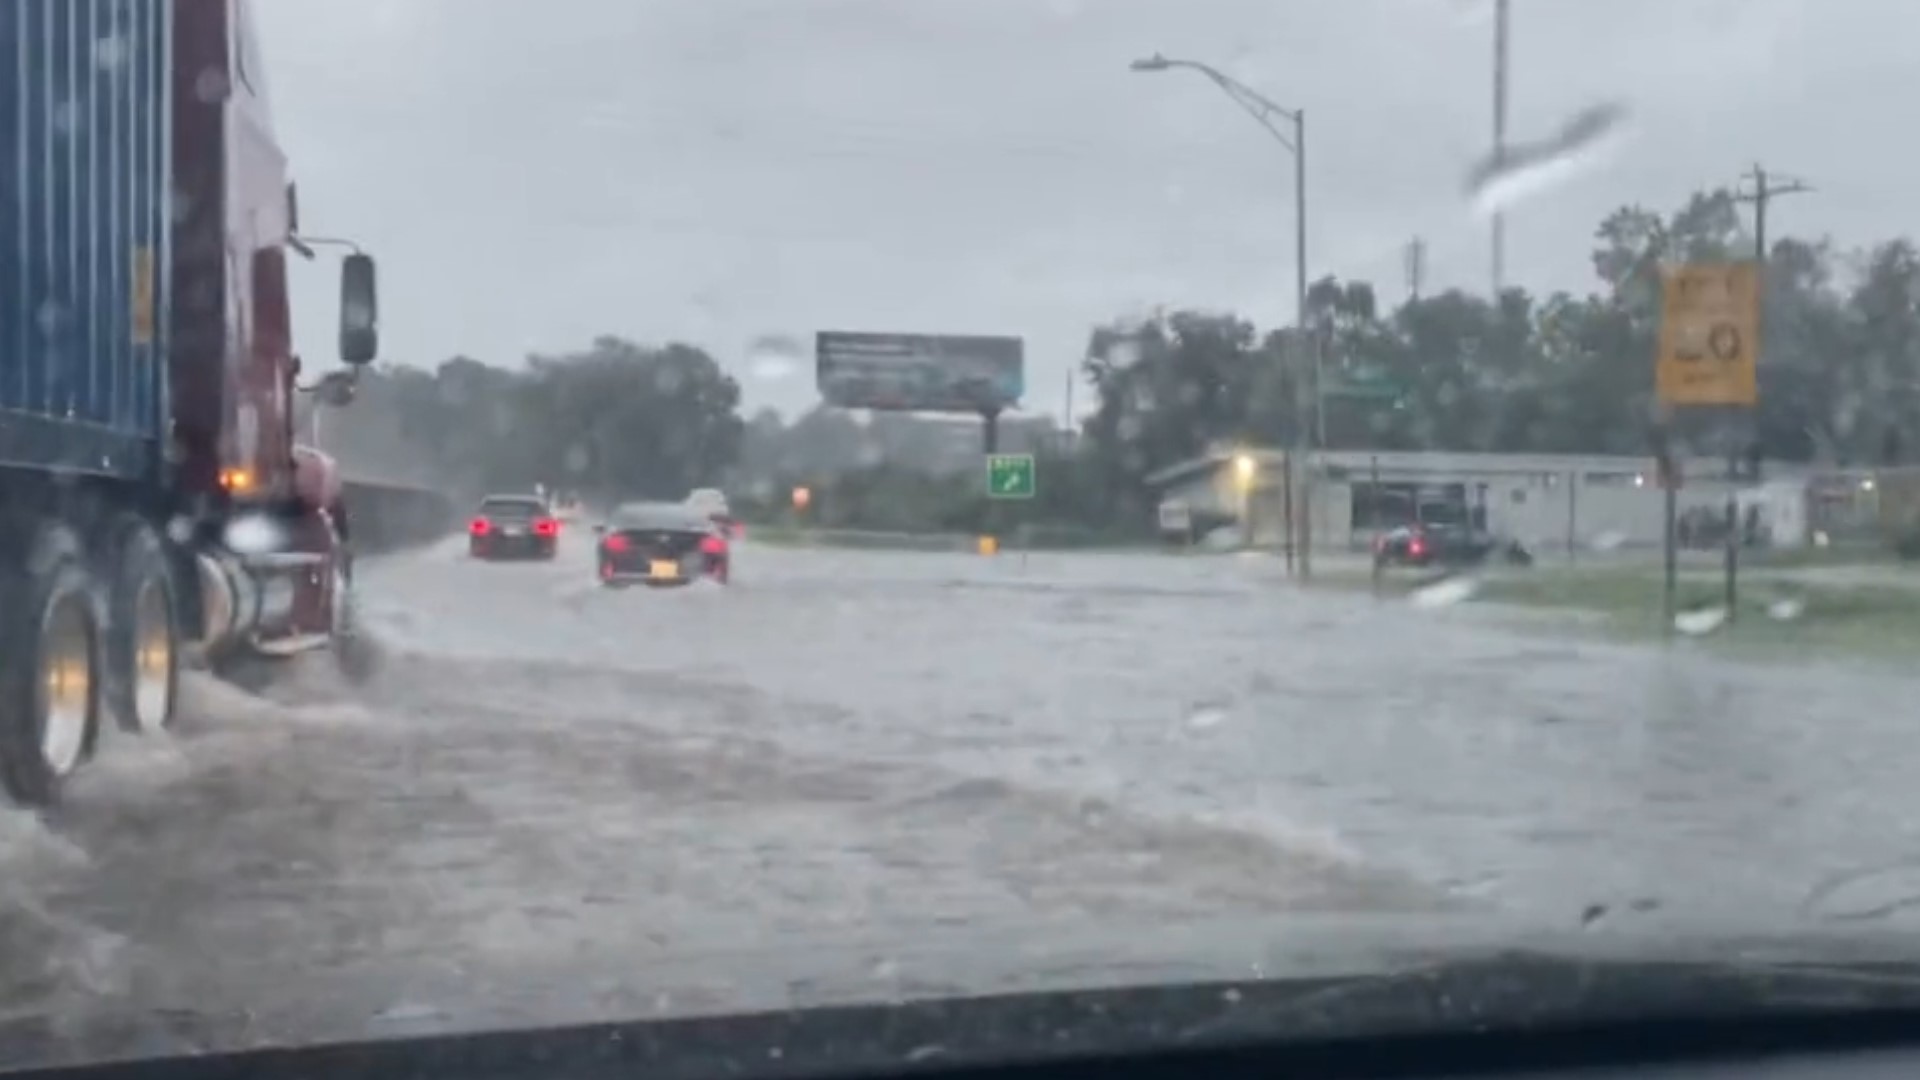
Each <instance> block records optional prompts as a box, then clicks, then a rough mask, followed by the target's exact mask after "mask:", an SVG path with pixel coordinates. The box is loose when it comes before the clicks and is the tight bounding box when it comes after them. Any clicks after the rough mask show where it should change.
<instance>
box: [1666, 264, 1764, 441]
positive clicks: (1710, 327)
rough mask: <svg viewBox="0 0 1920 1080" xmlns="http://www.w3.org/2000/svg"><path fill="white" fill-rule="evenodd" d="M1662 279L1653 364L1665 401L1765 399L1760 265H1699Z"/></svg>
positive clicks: (1675, 269)
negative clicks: (1759, 363)
mask: <svg viewBox="0 0 1920 1080" xmlns="http://www.w3.org/2000/svg"><path fill="white" fill-rule="evenodd" d="M1661 276H1662V278H1663V284H1664V286H1665V288H1664V290H1663V291H1664V294H1665V295H1664V303H1663V305H1662V307H1661V310H1660V355H1659V357H1658V358H1657V360H1656V361H1655V364H1654V389H1655V391H1656V392H1657V394H1658V395H1659V399H1660V402H1661V404H1663V405H1746V406H1752V405H1756V404H1758V403H1759V401H1760V381H1759V378H1758V377H1757V376H1756V374H1755V372H1754V360H1755V357H1756V356H1757V354H1758V353H1759V349H1760V274H1759V270H1758V268H1757V267H1756V266H1755V264H1753V263H1750V262H1736V263H1694V264H1691V265H1687V266H1676V267H1673V268H1671V269H1668V270H1666V271H1663V272H1662V275H1661Z"/></svg>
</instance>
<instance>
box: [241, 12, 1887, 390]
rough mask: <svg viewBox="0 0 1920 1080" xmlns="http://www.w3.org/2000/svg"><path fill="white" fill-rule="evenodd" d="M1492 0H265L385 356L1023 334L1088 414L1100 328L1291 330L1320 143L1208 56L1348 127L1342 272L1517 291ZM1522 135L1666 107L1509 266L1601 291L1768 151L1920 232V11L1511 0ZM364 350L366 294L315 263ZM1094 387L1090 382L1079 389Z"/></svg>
mask: <svg viewBox="0 0 1920 1080" xmlns="http://www.w3.org/2000/svg"><path fill="white" fill-rule="evenodd" d="M1491 7H1492V5H1491V0H256V3H255V10H256V12H257V17H258V19H259V20H260V27H261V36H262V38H263V47H264V51H265V53H266V59H267V62H268V65H269V68H270V75H269V79H268V81H269V84H270V90H271V93H272V96H273V102H274V108H275V112H276V117H277V121H278V124H279V128H280V131H281V134H282V137H283V139H284V142H285V144H286V147H287V149H288V152H289V153H290V155H291V156H292V158H293V161H294V165H295V169H296V172H297V177H298V180H299V183H300V189H301V212H302V215H303V218H304V221H303V224H304V226H305V227H306V228H307V229H308V230H309V231H311V232H316V233H332V234H341V235H349V236H352V237H353V238H355V239H357V240H360V241H362V242H363V243H365V244H367V245H368V246H369V247H370V248H371V249H372V250H374V251H375V252H376V253H377V254H378V255H379V257H380V259H381V267H382V281H381V284H382V292H383V309H382V321H383V329H384V350H383V351H384V357H385V358H386V359H389V360H393V361H398V362H404V363H413V364H421V365H425V366H431V365H433V364H437V363H438V362H439V361H440V360H442V359H444V358H446V357H448V356H451V355H454V354H458V353H464V354H467V355H471V356H475V357H478V358H480V359H483V360H487V361H489V362H494V363H502V364H517V363H520V362H522V358H524V356H525V355H526V354H528V353H530V352H561V351H565V350H568V349H570V348H574V347H578V346H581V345H583V344H585V343H586V342H587V341H588V340H589V339H590V338H591V337H592V336H594V335H595V334H599V333H616V334H620V335H624V336H628V337H632V338H635V339H638V340H641V341H648V342H658V341H664V340H668V339H680V340H686V341H690V342H693V343H695V344H698V345H701V346H703V347H705V348H706V349H708V350H709V351H710V352H712V353H713V354H714V355H715V356H717V357H718V358H719V359H720V360H721V362H722V363H724V364H726V365H728V367H729V368H730V369H731V370H733V371H734V372H735V373H736V374H737V375H738V376H739V377H740V379H741V381H742V384H743V386H744V387H745V390H746V393H747V397H748V403H749V404H750V405H753V406H757V405H761V404H772V405H775V406H778V407H781V408H782V409H783V410H789V411H790V410H792V409H794V408H797V407H805V406H806V405H808V404H810V403H811V402H812V401H813V400H814V396H813V392H812V368H811V360H810V355H809V357H808V358H806V359H805V360H804V361H803V363H802V364H800V365H797V366H796V367H795V368H794V369H793V370H792V371H791V372H790V373H789V374H787V375H786V376H785V377H780V373H779V372H777V371H776V372H767V371H765V370H760V371H755V370H753V369H752V368H751V366H750V363H749V358H748V345H749V343H750V342H751V341H752V340H753V339H755V338H757V337H759V336H761V335H767V334H772V335H790V336H792V337H794V338H796V339H799V340H802V341H805V342H808V343H809V348H810V342H811V335H812V333H813V331H814V330H816V329H823V328H846V329H879V330H917V331H929V332H941V331H948V332H971V333H1012V334H1020V335H1023V336H1024V337H1025V338H1026V340H1027V368H1028V380H1027V381H1028V396H1027V405H1028V407H1029V408H1033V409H1041V410H1050V411H1057V410H1058V409H1059V408H1060V406H1061V402H1062V398H1063V396H1064V393H1063V389H1062V386H1063V380H1064V378H1065V375H1066V373H1067V371H1068V370H1069V369H1070V368H1072V367H1073V366H1074V365H1075V364H1076V363H1077V361H1078V357H1079V354H1080V352H1081V350H1082V347H1083V345H1084V343H1085V339H1086V333H1087V330H1088V328H1089V327H1090V326H1091V325H1093V324H1094V323H1097V322H1101V321H1105V320H1108V319H1111V318H1113V317H1115V316H1117V315H1124V314H1127V313H1132V312H1141V311H1144V310H1147V309H1150V308H1151V307H1152V306H1154V305H1157V304H1165V305H1169V306H1183V305H1197V306H1207V307H1216V308H1222V307H1224V308H1232V309H1234V310H1237V311H1240V312H1242V313H1244V314H1246V315H1249V316H1251V317H1253V318H1255V319H1256V320H1257V321H1259V322H1261V323H1262V324H1263V325H1270V324H1274V323H1278V322H1283V321H1284V320H1286V319H1287V318H1289V317H1290V316H1291V312H1292V301H1291V297H1292V295H1293V270H1292V267H1293V262H1292V254H1291V253H1292V246H1291V245H1292V242H1293V240H1292V237H1293V231H1292V230H1293V213H1292V206H1293V193H1292V192H1293V189H1292V164H1291V161H1290V159H1289V158H1288V156H1287V152H1286V151H1285V150H1284V149H1283V148H1281V147H1280V146H1279V145H1277V144H1275V143H1274V142H1273V141H1272V140H1270V139H1269V138H1268V137H1267V136H1266V134H1265V133H1264V132H1262V131H1261V130H1260V128H1258V127H1257V126H1256V125H1255V124H1254V123H1253V121H1252V120H1251V119H1249V118H1248V117H1247V116H1246V115H1245V114H1244V113H1242V112H1240V111H1239V110H1238V109H1237V108H1236V107H1235V106H1234V105H1233V104H1232V102H1231V101H1229V100H1228V99H1227V98H1226V97H1225V96H1223V95H1222V94H1221V93H1220V92H1219V91H1218V90H1217V89H1215V88H1214V87H1213V86H1212V85H1211V84H1209V83H1207V82H1206V81H1205V80H1203V79H1201V78H1200V77H1198V76H1195V75H1192V74H1191V73H1181V72H1172V73H1166V74H1159V75H1143V74H1133V73H1130V72H1129V71H1128V69H1127V65H1128V62H1129V61H1130V60H1132V59H1133V58H1135V57H1137V56H1141V55H1144V54H1149V53H1152V52H1154V51H1156V50H1159V51H1162V52H1165V53H1166V54H1168V55H1170V56H1186V57H1192V58H1195V59H1201V60H1205V61H1208V62H1210V63H1213V64H1215V65H1217V66H1219V67H1221V68H1222V69H1224V70H1226V71H1228V72H1229V73H1231V74H1233V75H1235V76H1237V77H1238V78H1240V79H1242V80H1243V81H1245V82H1247V83H1249V84H1251V85H1253V86H1254V87H1256V88H1258V89H1259V90H1260V91H1262V92H1263V93H1265V94H1266V95H1267V96H1269V97H1271V98H1273V99H1274V100H1276V101H1278V102H1280V103H1282V104H1284V105H1287V106H1290V107H1299V108H1303V109H1305V110H1306V112H1307V116H1308V181H1307V187H1308V200H1309V210H1308V217H1309V232H1310V239H1309V274H1310V276H1316V277H1317V276H1319V275H1320V274H1324V273H1334V274H1338V275H1341V276H1343V277H1344V276H1358V277H1366V278H1370V279H1372V280H1373V281H1374V282H1375V283H1376V285H1377V286H1378V287H1379V288H1380V289H1381V290H1382V293H1383V295H1384V296H1386V297H1390V298H1398V297H1399V296H1400V295H1401V294H1402V292H1403V290H1404V272H1403V269H1402V265H1403V257H1402V252H1403V248H1404V245H1405V244H1406V242H1407V241H1408V240H1409V238H1411V237H1414V236H1416V235H1417V236H1421V237H1423V238H1425V240H1426V241H1427V244H1428V269H1427V281H1428V287H1429V288H1430V289H1431V288H1439V287H1446V286H1453V285H1458V286H1462V287H1467V288H1471V289H1476V290H1485V289H1486V287H1487V283H1488V274H1489V267H1488V263H1489V259H1488V241H1487V231H1486V226H1485V224H1484V223H1483V222H1481V221H1479V220H1477V219H1475V218H1474V217H1472V216H1471V213H1470V211H1469V208H1468V205H1467V202H1466V200H1465V199H1464V198H1463V197H1462V195H1461V182H1462V178H1463V177H1464V175H1465V173H1466V171H1467V169H1468V167H1469V166H1470V164H1471V163H1472V162H1473V159H1474V158H1475V157H1476V156H1477V155H1480V154H1483V153H1484V152H1485V151H1486V149H1487V147H1488V145H1489V142H1490V137H1491V136H1490V131H1491V94H1492V91H1491V54H1492V22H1491V17H1490V15H1491ZM1512 25H1513V52H1512V59H1513V76H1512V97H1511V102H1512V105H1511V115H1510V121H1509V129H1510V133H1511V136H1512V137H1513V138H1514V139H1516V140H1519V139H1525V138H1528V137H1531V136H1537V135H1541V134H1546V133H1548V132H1550V131H1551V130H1552V129H1554V128H1556V127H1557V126H1558V125H1559V124H1560V123H1561V122H1563V121H1564V120H1565V119H1566V118H1567V117H1568V116H1569V115H1570V114H1572V113H1574V112H1575V111H1577V110H1579V109H1581V108H1583V107H1586V106H1589V105H1592V104H1595V103H1597V102H1601V101H1619V102H1622V103H1624V104H1626V105H1627V106H1628V107H1629V108H1631V109H1632V110H1633V118H1632V123H1631V125H1630V131H1629V134H1628V138H1627V139H1626V140H1625V141H1624V142H1623V143H1622V144H1621V145H1620V146H1619V148H1618V150H1617V151H1616V153H1615V154H1614V155H1613V156H1612V157H1611V158H1610V159H1608V160H1607V161H1606V162H1605V163H1604V164H1603V165H1601V166H1599V167H1596V168H1594V169H1591V170H1589V171H1588V172H1586V173H1585V174H1584V175H1582V176H1579V177H1577V178H1575V179H1573V180H1571V181H1569V182H1567V183H1565V184H1562V185H1560V186H1559V187H1557V188H1555V189H1553V190H1552V191H1550V192H1548V193H1546V194H1543V195H1539V196H1537V197H1535V198H1534V199H1532V200H1531V201H1529V202H1527V203H1525V204H1523V205H1522V206H1520V207H1518V208H1517V209H1516V210H1515V212H1514V213H1513V214H1512V215H1511V217H1510V225H1509V246H1508V266H1509V274H1508V276H1509V280H1510V281H1512V282H1514V283H1516V284H1526V285H1529V286H1531V287H1534V288H1536V289H1547V288H1575V289H1583V288H1585V287H1587V286H1588V284H1589V281H1590V274H1589V267H1588V262H1587V253H1588V251H1589V250H1590V247H1591V245H1590V243H1589V237H1590V234H1591V232H1592V229H1593V226H1594V224H1595V223H1596V222H1597V221H1598V219H1599V218H1600V217H1601V216H1602V215H1603V214H1604V213H1605V212H1606V211H1607V210H1608V209H1609V208H1611V207H1613V206H1616V205H1618V204H1620V203H1623V202H1631V201H1638V202H1642V203H1646V204H1649V205H1653V206H1658V207H1660V208H1662V209H1669V208H1671V207H1672V206H1674V205H1676V204H1677V203H1679V202H1680V201H1681V200H1682V199H1683V198H1684V197H1685V195H1686V194H1687V193H1688V192H1689V191H1691V190H1692V189H1694V188H1697V187H1703V186H1710V185H1714V184H1719V183H1730V182H1732V181H1733V180H1735V179H1736V178H1737V176H1738V174H1739V173H1740V172H1741V171H1742V170H1743V169H1745V168H1746V167H1748V166H1749V165H1750V164H1751V163H1752V162H1754V161H1755V160H1760V161H1763V162H1765V163H1766V164H1767V165H1768V166H1769V167H1771V168H1774V169H1777V170H1779V171H1783V172H1788V173H1792V174H1794V175H1796V176H1799V177H1804V178H1805V179H1807V180H1808V181H1810V182H1812V183H1814V184H1815V185H1817V186H1818V188H1819V189H1820V190H1819V191H1818V192H1817V193H1816V194H1812V195H1803V196H1798V197H1796V198H1795V199H1794V200H1792V202H1791V203H1788V202H1784V201H1783V202H1782V203H1781V204H1780V205H1779V207H1778V208H1777V212H1776V213H1777V217H1776V219H1775V220H1776V227H1777V228H1778V229H1780V230H1783V231H1786V232H1799V233H1828V234H1832V235H1833V236H1835V237H1836V238H1837V239H1839V240H1841V241H1842V242H1846V243H1861V242H1865V241H1868V240H1871V239H1875V238H1879V237H1882V236H1887V235H1891V234H1895V233H1899V232H1903V231H1909V230H1911V229H1912V228H1913V221H1914V219H1913V215H1912V213H1911V212H1910V211H1911V209H1912V208H1913V207H1915V206H1916V205H1920V152H1916V151H1914V150H1912V149H1911V148H1910V147H1911V143H1912V131H1913V124H1912V117H1913V111H1912V104H1911V98H1912V94H1911V93H1910V89H1911V87H1910V81H1911V77H1912V73H1913V72H1914V71H1915V70H1920V4H1914V3H1907V2H1898V0H1820V2H1818V3H1816V2H1815V0H1605V2H1601V0H1513V24H1512ZM300 273H301V277H300V279H299V281H298V282H297V283H296V284H297V288H298V289H299V294H298V297H297V302H299V303H300V304H302V305H303V306H302V308H301V318H302V322H301V329H300V344H301V349H302V352H303V353H304V354H305V355H306V356H308V357H309V358H311V359H312V360H330V359H331V358H332V357H333V356H334V355H335V351H334V342H333V337H332V329H333V317H334V298H335V287H336V283H335V279H334V278H333V276H332V269H331V267H328V268H325V269H321V268H308V269H305V270H302V271H301V272H300ZM1081 401H1082V403H1083V404H1084V401H1085V395H1084V393H1082V394H1081Z"/></svg>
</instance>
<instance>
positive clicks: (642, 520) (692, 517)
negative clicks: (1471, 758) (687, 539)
mask: <svg viewBox="0 0 1920 1080" xmlns="http://www.w3.org/2000/svg"><path fill="white" fill-rule="evenodd" d="M613 526H614V528H616V529H650V530H661V531H665V532H706V531H708V530H709V529H711V528H712V527H713V526H712V523H711V522H709V521H708V520H707V519H706V518H705V517H702V516H700V515H698V514H695V513H692V512H690V511H688V510H686V509H685V508H683V507H678V506H665V507H654V506H635V507H621V508H620V509H619V510H617V511H615V512H614V515H613Z"/></svg>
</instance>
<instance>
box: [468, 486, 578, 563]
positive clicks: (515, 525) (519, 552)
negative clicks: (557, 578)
mask: <svg viewBox="0 0 1920 1080" xmlns="http://www.w3.org/2000/svg"><path fill="white" fill-rule="evenodd" d="M559 547H560V520H559V519H558V518H556V517H554V516H553V513H552V511H551V510H550V509H549V508H548V506H547V501H546V500H545V499H543V498H541V497H540V496H538V495H489V496H487V497H486V498H485V499H482V500H481V501H480V509H479V510H478V511H477V512H475V514H474V516H473V520H472V521H471V522H468V524H467V553H468V554H470V555H472V556H473V557H474V558H476V559H489V560H491V559H511V558H523V559H552V558H553V557H554V553H555V552H556V551H558V550H559Z"/></svg>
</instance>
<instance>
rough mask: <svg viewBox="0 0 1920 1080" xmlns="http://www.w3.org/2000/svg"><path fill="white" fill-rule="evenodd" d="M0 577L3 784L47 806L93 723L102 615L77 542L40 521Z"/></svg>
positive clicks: (86, 744)
mask: <svg viewBox="0 0 1920 1080" xmlns="http://www.w3.org/2000/svg"><path fill="white" fill-rule="evenodd" d="M22 565H24V569H23V570H16V571H13V572H11V573H8V574H7V575H6V576H5V580H4V582H0V593H4V595H0V657H4V659H5V661H6V662H5V663H4V664H0V788H4V789H5V791H6V794H7V795H8V796H10V797H11V798H12V799H13V800H14V801H15V802H17V803H20V804H22V805H26V806H48V805H51V804H53V803H54V802H57V801H58V800H59V796H60V788H61V785H62V784H63V783H64V782H65V781H66V779H67V778H68V777H70V776H71V775H72V774H73V773H74V771H75V770H77V769H78V768H79V767H80V765H81V764H82V763H83V762H85V761H86V759H87V757H88V755H90V754H91V753H92V752H93V744H94V738H95V736H96V735H97V734H98V732H99V717H100V702H101V685H100V683H101V680H100V677H99V676H100V673H101V670H102V668H103V667H104V665H103V663H102V657H101V647H100V645H101V643H100V623H99V617H98V611H97V608H96V606H95V602H94V597H93V593H92V590H91V589H90V588H89V582H88V577H87V573H86V569H85V566H86V564H85V560H84V559H83V558H82V556H81V549H80V544H79V542H78V541H77V540H76V539H75V538H74V536H73V534H72V533H71V532H70V531H68V530H66V529H63V528H47V529H44V530H43V531H42V532H41V533H40V534H39V535H38V536H37V537H35V538H34V540H33V541H32V547H31V549H30V552H29V555H28V558H27V559H26V560H25V561H24V563H23V564H22Z"/></svg>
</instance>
